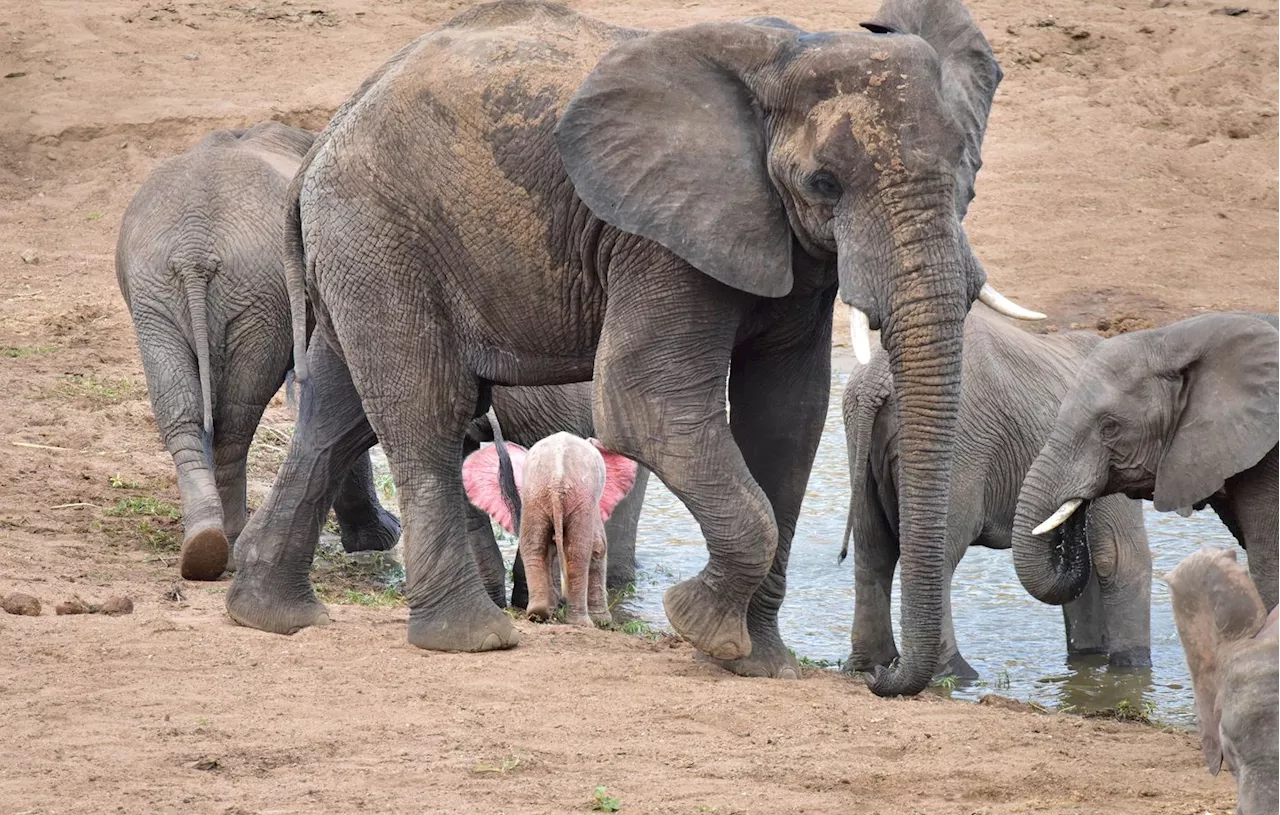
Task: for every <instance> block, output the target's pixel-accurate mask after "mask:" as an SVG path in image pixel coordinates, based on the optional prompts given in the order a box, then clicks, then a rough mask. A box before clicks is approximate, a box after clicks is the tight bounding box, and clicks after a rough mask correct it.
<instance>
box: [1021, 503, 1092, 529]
mask: <svg viewBox="0 0 1280 815" xmlns="http://www.w3.org/2000/svg"><path fill="white" fill-rule="evenodd" d="M1083 503H1084V499H1083V498H1072V499H1071V500H1070V501H1068V502H1066V503H1065V504H1063V505H1062V506H1060V507H1058V511H1057V512H1055V513H1053V514H1052V515H1050V516H1049V517H1048V518H1045V520H1044V523H1042V524H1040V525H1039V526H1037V527H1036V528H1035V529H1033V530H1031V534H1032V535H1043V534H1045V533H1046V532H1052V531H1053V530H1055V529H1057V528H1058V527H1060V526H1062V525H1063V524H1064V523H1066V521H1067V519H1068V518H1070V517H1071V513H1073V512H1075V511H1076V510H1077V509H1079V508H1080V505H1081V504H1083Z"/></svg>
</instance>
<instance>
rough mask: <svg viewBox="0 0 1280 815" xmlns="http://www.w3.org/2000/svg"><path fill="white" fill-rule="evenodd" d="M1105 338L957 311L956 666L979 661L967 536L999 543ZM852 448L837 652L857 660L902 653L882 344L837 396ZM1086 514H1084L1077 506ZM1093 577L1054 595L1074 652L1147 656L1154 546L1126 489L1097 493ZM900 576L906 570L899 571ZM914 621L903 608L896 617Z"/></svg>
mask: <svg viewBox="0 0 1280 815" xmlns="http://www.w3.org/2000/svg"><path fill="white" fill-rule="evenodd" d="M1101 341H1102V340H1101V338H1100V337H1099V336H1098V335H1097V334H1095V333H1093V332H1086V331H1073V332H1066V333H1061V334H1049V335H1045V336H1037V335H1034V334H1029V333H1027V332H1025V331H1022V330H1021V329H1019V328H1017V327H1016V326H1014V325H1011V324H1009V323H1008V322H1006V321H1004V320H1002V319H1001V318H1000V317H998V316H996V315H995V314H994V313H993V312H992V311H991V310H990V309H988V308H987V307H986V306H983V305H981V304H979V305H975V306H974V307H973V310H972V311H970V312H969V316H968V318H967V319H966V320H965V338H964V374H963V377H962V378H961V382H962V384H961V389H960V415H959V419H958V422H957V433H956V463H955V465H954V467H953V468H952V470H951V508H950V512H949V514H948V523H947V548H946V571H945V580H944V584H945V586H946V587H947V591H946V592H944V594H943V605H942V610H941V614H942V642H941V645H940V649H939V652H938V664H937V668H936V669H935V671H936V673H937V674H939V675H947V674H951V675H954V676H956V677H959V678H962V679H971V678H976V677H977V672H976V671H974V669H973V668H972V667H971V666H970V665H969V663H968V662H966V661H965V659H964V657H963V656H961V654H960V651H959V648H958V646H957V643H956V639H955V628H954V625H953V623H952V619H951V598H950V594H951V593H950V584H951V576H952V574H953V573H954V572H955V568H956V566H957V565H958V564H959V562H960V559H961V558H962V557H964V554H965V552H966V551H968V549H969V547H970V546H987V547H990V548H992V549H1008V548H1010V546H1011V545H1012V541H1011V539H1012V535H1013V519H1014V513H1015V510H1016V509H1017V500H1018V490H1019V488H1020V487H1021V486H1022V481H1023V478H1024V477H1025V476H1026V472H1027V469H1028V468H1029V467H1030V466H1031V462H1032V461H1033V460H1034V458H1035V456H1036V453H1037V452H1038V451H1039V450H1040V448H1041V446H1042V445H1043V444H1044V441H1045V439H1046V438H1047V437H1048V436H1049V431H1050V430H1051V429H1052V427H1053V419H1054V416H1055V415H1056V414H1057V411H1058V404H1059V403H1060V402H1061V401H1062V397H1063V396H1064V395H1065V394H1066V392H1067V388H1068V385H1069V383H1070V381H1071V378H1072V377H1073V376H1074V375H1075V372H1076V371H1077V370H1078V369H1079V367H1080V365H1081V364H1082V363H1083V362H1084V359H1085V357H1086V356H1088V354H1089V351H1090V350H1091V349H1092V348H1093V347H1094V346H1096V345H1097V344H1098V343H1099V342H1101ZM843 413H844V426H845V439H846V441H847V444H848V448H849V480H850V483H851V486H852V493H851V495H850V498H849V520H848V523H847V524H846V526H845V537H844V548H843V549H842V550H841V553H840V557H841V559H842V560H843V559H844V555H845V552H846V551H847V550H848V546H849V538H850V536H851V535H852V537H853V543H854V576H855V587H856V590H855V595H854V620H853V633H852V644H853V645H852V650H851V652H850V654H849V660H848V662H847V663H846V665H847V666H848V667H849V668H850V669H851V670H859V671H866V670H871V669H873V668H874V667H875V666H877V665H887V664H890V663H891V662H892V661H893V659H895V658H896V657H897V655H898V652H897V647H896V646H895V644H894V640H893V626H892V623H891V620H890V612H889V608H890V591H891V586H892V584H893V572H894V567H895V566H896V565H897V561H898V551H899V528H900V527H899V510H898V479H897V472H898V467H899V466H900V463H901V451H900V449H899V447H900V445H899V422H898V418H897V415H898V414H897V410H896V405H895V404H894V395H893V386H892V378H891V376H890V371H889V363H888V360H887V359H886V357H885V354H884V353H883V352H880V353H878V354H876V355H875V356H874V357H873V358H872V359H871V361H870V363H869V364H867V365H862V366H859V367H858V368H856V369H855V370H854V371H853V373H852V374H851V376H850V377H849V382H848V384H847V385H846V387H845V392H844V399H843ZM1082 519H1083V515H1082ZM1087 522H1088V532H1089V538H1090V543H1091V553H1092V556H1093V565H1094V575H1095V578H1094V581H1093V583H1092V584H1091V587H1090V591H1088V592H1087V593H1086V595H1085V596H1083V597H1081V598H1079V599H1078V600H1076V601H1074V602H1072V603H1070V604H1068V605H1066V606H1064V607H1063V618H1064V620H1065V623H1066V630H1067V652H1068V653H1069V654H1089V653H1102V654H1107V655H1108V662H1109V664H1110V665H1112V666H1115V667H1133V666H1149V665H1150V664H1151V552H1150V549H1149V548H1148V545H1147V535H1146V530H1145V529H1144V527H1143V522H1142V505H1141V504H1140V503H1139V502H1138V501H1133V500H1130V499H1128V498H1125V497H1124V496H1122V495H1116V496H1111V497H1108V498H1104V499H1101V500H1099V501H1098V502H1096V503H1095V504H1094V505H1093V507H1092V508H1091V512H1090V514H1089V517H1088V521H1087ZM908 579H909V578H907V577H905V576H904V578H903V581H904V588H905V583H906V581H907V580H908ZM910 622H911V621H910V620H904V621H903V625H904V626H905V625H908V624H909V623H910Z"/></svg>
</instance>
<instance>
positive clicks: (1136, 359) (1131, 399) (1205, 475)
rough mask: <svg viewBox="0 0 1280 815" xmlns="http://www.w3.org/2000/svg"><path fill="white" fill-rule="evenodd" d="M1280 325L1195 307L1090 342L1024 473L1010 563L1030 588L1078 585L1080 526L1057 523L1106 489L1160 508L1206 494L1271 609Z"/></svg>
mask: <svg viewBox="0 0 1280 815" xmlns="http://www.w3.org/2000/svg"><path fill="white" fill-rule="evenodd" d="M1278 356H1280V334H1277V331H1276V318H1275V317H1274V316H1272V315H1254V314H1242V313H1220V314H1202V315H1199V316H1196V317H1189V318H1187V319H1184V320H1179V321H1178V322H1175V323H1172V324H1170V325H1167V326H1164V327H1162V328H1151V329H1147V330H1145V331H1135V332H1133V333H1131V334H1121V335H1120V336H1117V337H1112V338H1110V339H1107V340H1104V341H1103V342H1101V343H1099V344H1098V346H1097V347H1096V348H1094V350H1093V351H1092V353H1090V355H1089V358H1088V359H1087V360H1085V363H1084V365H1083V366H1082V367H1081V368H1080V372H1079V374H1078V375H1077V376H1076V378H1075V380H1074V382H1073V383H1072V385H1071V389H1070V391H1069V392H1068V393H1067V395H1066V398H1064V399H1063V400H1062V406H1061V407H1060V408H1059V410H1058V415H1057V418H1056V419H1055V421H1054V426H1053V430H1052V432H1051V433H1050V434H1049V437H1048V439H1047V440H1046V441H1045V443H1044V446H1043V448H1042V449H1041V450H1040V452H1039V454H1038V455H1037V456H1036V459H1035V461H1034V463H1033V464H1032V465H1031V469H1030V470H1029V471H1028V472H1027V477H1026V480H1025V481H1024V482H1023V485H1022V491H1021V493H1020V495H1019V497H1018V512H1017V517H1016V518H1015V521H1014V530H1013V533H1014V536H1013V556H1014V558H1013V562H1014V565H1015V566H1016V567H1017V571H1018V579H1019V580H1021V581H1022V585H1023V586H1025V587H1026V589H1027V591H1029V592H1031V594H1032V595H1034V596H1035V597H1037V598H1038V599H1040V600H1042V601H1044V602H1047V603H1064V602H1067V601H1069V600H1071V599H1073V598H1074V597H1076V596H1077V595H1078V594H1079V592H1080V591H1081V590H1082V589H1083V588H1084V586H1085V584H1086V583H1087V581H1088V579H1089V569H1090V558H1089V553H1088V545H1089V543H1091V542H1090V541H1088V540H1087V538H1086V537H1084V536H1079V535H1073V534H1069V535H1067V536H1066V539H1065V541H1064V542H1063V543H1062V544H1061V545H1060V544H1059V541H1058V537H1059V532H1058V529H1059V527H1060V526H1062V525H1063V524H1066V523H1067V522H1068V521H1069V519H1071V518H1072V517H1073V516H1075V515H1076V514H1078V512H1079V508H1080V507H1081V506H1083V505H1085V504H1087V503H1088V502H1090V501H1092V500H1094V499H1097V498H1099V497H1101V496H1104V495H1114V494H1117V493H1122V494H1124V495H1128V496H1129V497H1131V498H1145V499H1148V500H1151V501H1153V502H1154V503H1155V508H1156V509H1157V510H1158V511H1161V512H1169V511H1172V510H1178V511H1179V512H1182V513H1183V514H1189V513H1190V512H1191V511H1192V510H1193V509H1200V508H1202V507H1204V506H1205V505H1209V506H1212V507H1213V509H1214V511H1216V512H1217V513H1218V516H1219V517H1220V518H1221V519H1222V521H1223V523H1225V524H1226V526H1227V528H1228V529H1230V530H1231V533H1232V534H1233V535H1234V536H1235V538H1236V540H1238V541H1239V542H1240V545H1241V546H1243V547H1245V549H1247V550H1248V553H1249V573H1250V574H1252V575H1253V581H1254V583H1255V584H1256V585H1257V587H1258V593H1259V594H1260V595H1261V596H1262V599H1263V601H1264V602H1265V603H1266V607H1267V608H1268V609H1271V608H1274V607H1275V606H1276V595H1277V584H1276V581H1277V537H1278V535H1280V533H1278V531H1277V489H1278V486H1277V440H1278V439H1280V406H1278V405H1277V398H1278V397H1280V376H1278V374H1280V360H1278Z"/></svg>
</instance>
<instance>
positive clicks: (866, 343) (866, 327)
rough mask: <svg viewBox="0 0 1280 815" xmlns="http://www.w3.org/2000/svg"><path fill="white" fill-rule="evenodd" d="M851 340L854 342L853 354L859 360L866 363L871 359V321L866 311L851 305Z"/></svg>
mask: <svg viewBox="0 0 1280 815" xmlns="http://www.w3.org/2000/svg"><path fill="white" fill-rule="evenodd" d="M849 340H850V342H852V344H853V355H854V356H855V357H857V358H858V362H861V363H862V364H863V365H866V364H867V363H868V362H870V361H871V323H870V321H869V320H867V315H866V312H864V311H862V310H861V309H857V308H854V307H853V306H849Z"/></svg>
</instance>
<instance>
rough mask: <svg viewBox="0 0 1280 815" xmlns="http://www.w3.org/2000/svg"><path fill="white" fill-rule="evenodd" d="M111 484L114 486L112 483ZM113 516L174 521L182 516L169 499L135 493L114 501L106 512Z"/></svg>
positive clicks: (180, 511)
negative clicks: (113, 504) (144, 517)
mask: <svg viewBox="0 0 1280 815" xmlns="http://www.w3.org/2000/svg"><path fill="white" fill-rule="evenodd" d="M112 486H115V485H114V484H113V485H112ZM106 514H107V515H110V516H112V517H113V518H128V517H135V516H148V517H154V518H168V519H169V520H172V521H176V520H179V519H180V518H182V510H181V509H179V508H178V506H177V505H176V504H174V503H172V502H170V501H165V500H162V499H159V498H152V497H150V496H141V495H135V496H130V497H129V498H121V499H120V500H118V501H116V505H115V506H113V507H112V508H111V509H108V510H107V512H106Z"/></svg>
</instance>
